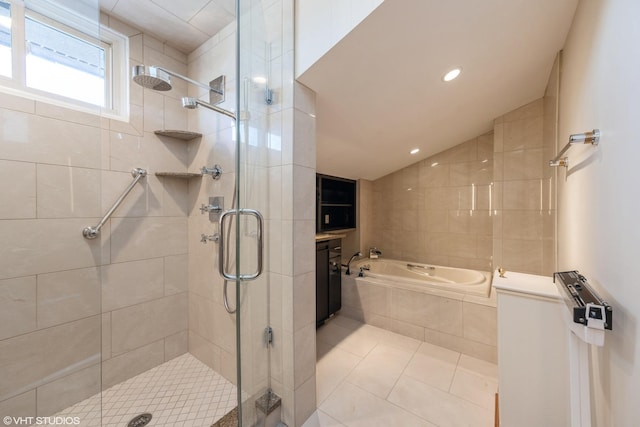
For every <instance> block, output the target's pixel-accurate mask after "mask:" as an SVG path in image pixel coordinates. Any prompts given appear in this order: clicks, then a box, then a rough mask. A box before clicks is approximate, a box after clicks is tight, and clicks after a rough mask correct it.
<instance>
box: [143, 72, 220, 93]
mask: <svg viewBox="0 0 640 427" xmlns="http://www.w3.org/2000/svg"><path fill="white" fill-rule="evenodd" d="M155 68H156V69H157V70H161V71H164V72H165V73H167V74H169V75H170V76H173V77H177V78H179V79H181V80H184V81H185V82H188V83H191V84H192V85H194V86H198V87H201V88H203V89H207V90H208V91H210V92H214V93H217V94H219V95H224V92H220V91H219V90H216V89H215V88H213V87H211V86H208V85H206V84H204V83H201V82H199V81H197V80H193V79H190V78H189V77H187V76H183V75H182V74H178V73H176V72H175V71H171V70H167V69H166V68H163V67H158V66H157V65H156V66H155Z"/></svg>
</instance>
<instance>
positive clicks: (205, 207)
mask: <svg viewBox="0 0 640 427" xmlns="http://www.w3.org/2000/svg"><path fill="white" fill-rule="evenodd" d="M199 209H200V213H202V214H203V215H204V213H205V212H218V213H219V212H222V208H221V207H220V206H217V205H205V204H204V203H203V204H202V206H200V208H199Z"/></svg>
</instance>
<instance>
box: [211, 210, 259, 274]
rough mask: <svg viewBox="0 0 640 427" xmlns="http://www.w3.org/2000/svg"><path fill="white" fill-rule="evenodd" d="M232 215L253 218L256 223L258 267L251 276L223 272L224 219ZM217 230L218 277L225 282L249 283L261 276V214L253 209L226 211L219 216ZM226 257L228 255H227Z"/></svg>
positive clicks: (224, 246)
mask: <svg viewBox="0 0 640 427" xmlns="http://www.w3.org/2000/svg"><path fill="white" fill-rule="evenodd" d="M232 215H236V216H238V217H239V216H241V215H248V216H253V217H254V218H255V219H256V220H257V223H258V233H257V239H256V240H257V259H258V266H257V270H256V271H255V272H254V273H251V274H240V276H239V277H238V276H236V275H234V274H230V273H228V272H227V271H226V270H225V267H224V265H225V264H224V261H225V251H226V244H225V238H226V237H225V228H224V227H225V219H226V218H227V217H230V216H232ZM219 225H220V226H219V229H220V250H219V251H218V271H219V272H220V275H221V276H222V277H223V278H225V279H227V280H238V279H240V280H243V281H249V280H254V279H256V278H258V276H260V275H261V274H262V270H263V265H264V263H263V259H264V218H263V217H262V214H261V213H260V212H258V211H257V210H255V209H230V210H228V211H224V212H223V213H222V215H220V219H219ZM227 256H228V255H227Z"/></svg>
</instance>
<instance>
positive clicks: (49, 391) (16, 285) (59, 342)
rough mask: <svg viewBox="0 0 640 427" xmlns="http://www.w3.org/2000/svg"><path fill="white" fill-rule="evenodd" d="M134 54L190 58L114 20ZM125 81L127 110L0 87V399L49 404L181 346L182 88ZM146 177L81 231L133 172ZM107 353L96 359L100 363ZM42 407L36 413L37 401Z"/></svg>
mask: <svg viewBox="0 0 640 427" xmlns="http://www.w3.org/2000/svg"><path fill="white" fill-rule="evenodd" d="M102 22H103V23H105V24H107V25H111V26H113V27H116V28H118V30H119V31H123V32H124V33H125V34H126V35H127V36H129V38H130V55H131V58H130V61H131V64H132V65H133V64H139V63H143V62H145V63H147V64H148V65H161V66H165V67H167V68H170V69H173V70H175V71H177V72H180V73H186V71H187V66H186V56H185V55H182V54H178V53H176V52H175V50H173V49H170V48H167V49H166V52H165V46H164V45H163V44H162V43H161V42H159V41H157V40H155V39H153V38H152V37H150V36H148V35H146V34H142V33H140V32H139V31H138V30H135V29H133V28H131V27H129V26H127V25H125V24H122V23H121V22H118V21H117V20H115V19H113V18H111V17H108V16H106V15H105V16H102ZM174 87H175V89H174V90H173V91H171V92H165V93H162V94H161V93H155V92H152V91H149V90H147V89H143V88H141V87H140V86H137V85H135V84H132V85H131V120H130V122H128V123H125V122H120V121H115V120H107V119H103V118H100V117H98V116H93V115H91V114H87V113H79V112H74V111H71V110H68V109H64V108H61V107H55V106H51V105H47V104H44V103H41V102H34V101H30V100H26V99H23V98H19V97H14V96H10V95H6V94H2V95H0V121H1V122H2V132H0V178H2V179H0V182H2V184H0V186H2V188H1V190H0V240H1V241H2V245H1V246H0V347H1V350H0V352H1V354H2V358H1V361H0V410H1V411H2V415H3V416H5V415H14V416H19V415H23V416H27V415H30V416H34V415H36V414H37V415H39V416H41V415H50V414H52V413H54V412H56V411H58V410H60V409H62V408H64V407H66V406H68V405H70V404H73V403H75V402H77V401H79V400H82V399H84V398H86V397H88V396H90V395H92V394H94V393H96V392H97V391H99V390H100V387H101V386H102V387H103V388H104V387H109V386H111V385H113V384H115V383H117V382H120V381H122V380H125V379H127V378H130V377H131V376H133V375H136V374H138V373H140V372H142V371H144V370H146V369H149V368H152V367H154V366H156V365H158V364H160V363H162V362H164V361H166V360H168V359H170V358H173V357H176V356H177V355H179V354H182V353H184V352H186V351H187V305H188V304H187V301H188V298H187V292H186V291H187V273H188V272H187V251H188V245H187V212H188V211H189V208H190V207H189V205H188V202H189V199H188V197H187V189H188V185H189V183H187V182H183V181H176V180H173V179H169V178H158V177H156V176H155V175H154V173H155V172H158V171H177V172H181V171H186V170H187V154H188V153H187V147H186V145H185V144H184V143H183V142H178V141H173V140H168V139H161V138H159V137H157V136H156V135H154V134H153V131H154V130H156V129H160V128H164V127H172V128H177V129H185V128H186V126H187V122H186V118H187V115H186V111H183V110H182V109H181V108H180V107H179V105H180V104H179V103H180V101H179V97H180V95H181V94H184V93H186V86H185V85H184V84H182V83H180V82H176V84H175V85H174ZM134 167H143V168H146V169H147V170H148V172H149V175H148V177H147V178H145V179H143V180H142V181H141V182H140V184H139V185H137V186H136V187H135V188H134V189H133V191H132V192H131V193H130V195H129V196H128V197H127V200H126V201H125V202H124V203H123V204H122V206H120V208H119V209H118V210H117V211H116V212H115V213H114V215H113V218H112V219H111V220H110V221H108V222H107V223H106V224H105V226H104V228H103V229H102V233H101V237H100V238H98V239H96V240H93V241H89V240H85V239H84V238H83V237H82V235H81V231H82V229H83V228H84V227H85V226H88V225H95V224H96V223H97V222H98V221H99V219H100V217H101V216H102V215H103V214H104V212H106V210H107V209H108V208H109V207H110V205H111V203H113V201H114V200H115V198H116V197H118V196H119V195H120V193H121V192H122V191H123V190H124V188H125V187H126V186H127V185H128V184H129V182H130V181H131V179H132V178H131V175H130V173H129V172H130V170H131V169H132V168H134ZM101 360H104V365H103V366H102V368H101V367H100V362H101ZM36 408H37V410H36Z"/></svg>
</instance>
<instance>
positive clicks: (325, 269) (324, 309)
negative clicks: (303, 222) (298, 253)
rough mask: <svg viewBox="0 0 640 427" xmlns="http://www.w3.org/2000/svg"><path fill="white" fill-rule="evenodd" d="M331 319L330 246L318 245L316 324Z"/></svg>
mask: <svg viewBox="0 0 640 427" xmlns="http://www.w3.org/2000/svg"><path fill="white" fill-rule="evenodd" d="M328 318H329V245H328V244H327V243H324V244H322V243H319V244H317V245H316V323H317V324H321V323H322V322H324V321H325V320H326V319H328Z"/></svg>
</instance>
